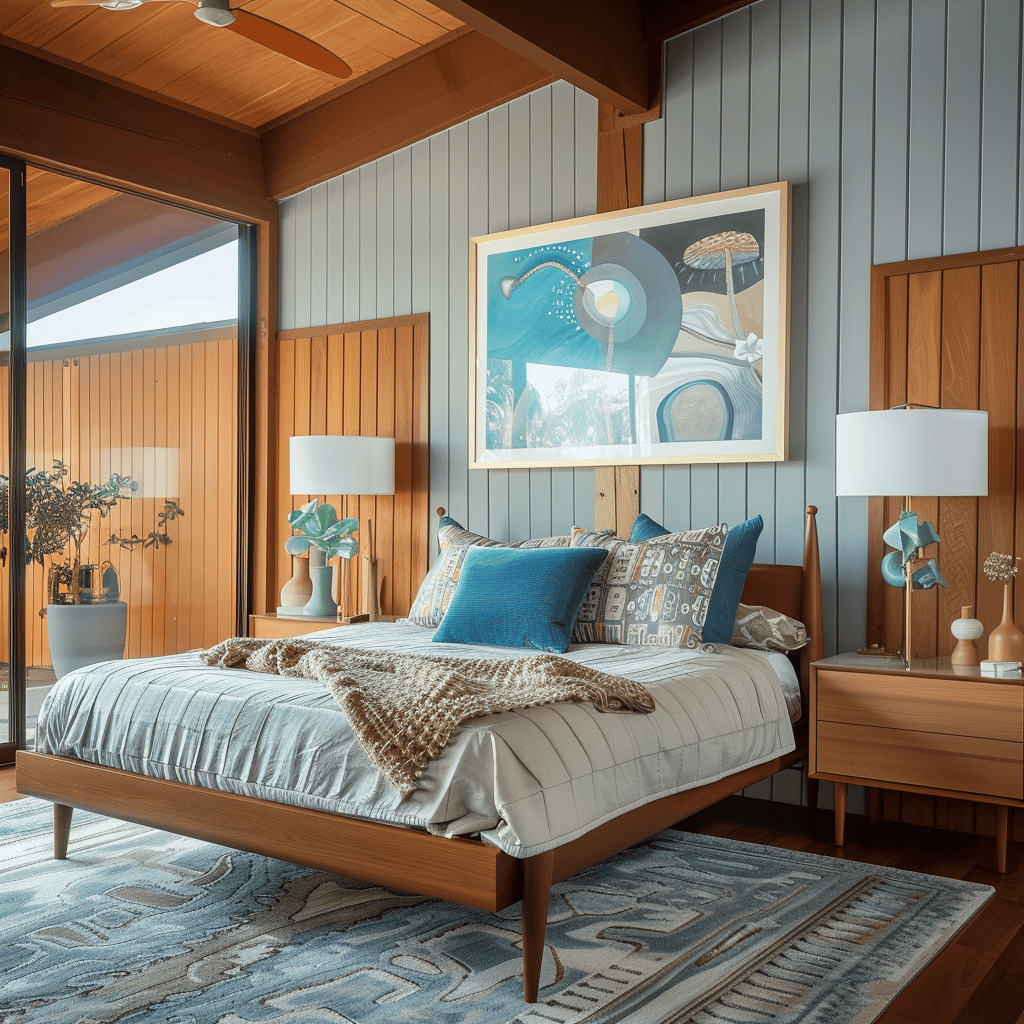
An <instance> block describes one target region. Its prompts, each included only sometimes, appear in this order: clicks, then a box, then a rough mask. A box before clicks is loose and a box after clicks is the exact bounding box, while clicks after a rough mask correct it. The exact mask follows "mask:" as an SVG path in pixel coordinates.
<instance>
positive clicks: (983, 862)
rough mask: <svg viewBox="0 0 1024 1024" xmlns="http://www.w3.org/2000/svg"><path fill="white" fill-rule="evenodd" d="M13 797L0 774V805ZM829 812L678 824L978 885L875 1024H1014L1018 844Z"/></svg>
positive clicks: (1020, 895) (1018, 1021) (1022, 1010)
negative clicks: (840, 831)
mask: <svg viewBox="0 0 1024 1024" xmlns="http://www.w3.org/2000/svg"><path fill="white" fill-rule="evenodd" d="M14 799H17V793H16V792H15V789H14V770H13V769H0V802H5V801H8V800H14ZM832 821H833V818H832V814H831V812H825V811H822V812H819V813H818V814H817V815H812V814H811V813H810V812H809V811H807V810H806V809H803V808H799V807H791V806H789V805H785V804H769V803H767V802H765V801H761V800H749V799H744V798H742V797H731V798H729V799H728V800H723V801H722V802H721V803H719V804H716V805H715V806H714V807H711V808H708V810H706V811H702V812H701V813H700V814H697V815H695V816H694V817H693V818H690V819H688V820H687V821H686V822H685V823H684V825H683V826H681V827H682V828H683V829H684V830H685V831H692V832H702V833H705V834H707V835H716V836H725V837H727V838H729V839H736V840H739V841H741V842H748V843H762V844H765V845H768V846H779V847H783V848H785V849H791V850H804V851H806V852H807V853H817V854H821V855H823V856H826V857H836V856H839V857H843V858H846V859H848V860H856V861H860V862H862V863H866V864H885V865H889V866H891V867H897V868H903V869H904V870H907V871H923V872H926V873H928V874H933V875H943V876H945V877H948V878H962V879H965V880H967V881H970V882H981V883H983V884H985V885H991V886H993V887H994V888H995V890H996V894H995V896H993V897H992V899H991V900H990V901H989V902H988V903H987V904H986V905H985V908H984V909H983V910H982V911H981V913H979V914H978V915H976V916H975V917H974V918H973V919H972V920H971V921H970V922H969V923H968V925H967V926H966V927H965V928H964V929H963V931H962V932H961V933H960V934H959V935H958V936H957V937H956V938H955V939H954V940H953V942H951V943H950V944H949V945H948V946H946V948H945V949H944V950H943V951H942V952H941V953H940V954H939V955H938V956H937V957H936V958H935V959H934V960H933V961H932V962H931V963H930V964H928V966H927V967H926V968H925V969H924V970H923V971H922V972H921V973H920V974H919V975H918V976H917V977H916V978H915V979H914V980H913V981H912V982H911V983H910V985H908V986H907V988H906V989H905V990H904V991H903V992H902V993H901V994H900V995H899V996H898V997H897V998H896V1000H895V1001H894V1002H893V1003H892V1005H891V1006H890V1007H889V1009H888V1010H886V1012H885V1013H884V1014H883V1015H882V1016H881V1017H880V1018H879V1019H878V1022H877V1024H1024V844H1022V843H1010V844H1009V850H1008V856H1007V871H1006V874H1005V875H998V874H997V873H996V872H995V844H994V841H993V840H992V839H991V838H985V837H979V836H974V835H969V834H967V833H963V832H945V831H941V830H938V829H931V828H921V827H918V826H914V825H903V824H896V823H892V822H879V823H877V824H875V825H871V824H869V823H868V821H867V819H865V818H860V817H857V816H853V815H851V816H850V817H849V819H848V824H847V829H846V845H845V846H844V847H843V848H842V849H838V848H837V847H835V846H833V845H832V834H833V833H832Z"/></svg>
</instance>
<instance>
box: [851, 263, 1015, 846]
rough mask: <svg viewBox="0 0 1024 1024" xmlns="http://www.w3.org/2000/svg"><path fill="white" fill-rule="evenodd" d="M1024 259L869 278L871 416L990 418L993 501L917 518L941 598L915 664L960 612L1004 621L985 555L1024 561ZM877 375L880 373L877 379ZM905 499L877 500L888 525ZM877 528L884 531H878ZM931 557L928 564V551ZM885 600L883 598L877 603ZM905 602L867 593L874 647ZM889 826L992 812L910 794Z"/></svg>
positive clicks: (962, 822) (983, 820) (887, 268)
mask: <svg viewBox="0 0 1024 1024" xmlns="http://www.w3.org/2000/svg"><path fill="white" fill-rule="evenodd" d="M1022 281H1024V249H1017V248H1014V249H1003V250H995V251H991V252H981V253H969V254H965V255H963V256H940V257H936V258H934V259H922V260H914V261H908V262H900V263H889V264H884V265H880V266H877V267H875V268H873V271H872V290H873V296H872V306H873V308H876V309H877V310H879V311H880V313H879V315H878V316H877V317H876V319H875V320H874V322H873V323H872V329H871V360H872V364H873V367H874V369H875V371H876V372H873V373H872V379H873V380H875V381H876V386H875V388H874V389H873V392H872V395H871V406H872V408H879V409H884V408H888V407H890V406H892V405H897V404H900V403H901V402H903V401H911V402H920V403H922V404H927V405H936V406H943V407H946V408H960V409H985V410H987V411H988V414H989V493H988V495H987V496H985V497H982V498H940V499H936V498H933V497H924V498H919V497H918V496H916V495H915V496H913V507H914V508H915V509H916V510H917V511H918V512H919V514H920V515H922V516H923V517H924V518H929V519H931V520H932V521H933V522H934V523H935V524H936V527H937V528H938V532H939V535H940V536H941V537H942V538H943V540H942V543H941V544H940V545H939V547H938V551H937V557H938V559H939V565H940V566H941V568H942V573H943V576H944V577H945V578H946V580H947V581H948V582H949V587H948V588H936V589H935V590H932V591H919V592H917V593H915V596H914V644H915V650H916V652H917V653H918V654H919V655H920V656H921V657H934V656H937V655H938V656H948V655H949V654H950V652H951V651H952V649H953V645H954V640H953V637H952V635H951V634H950V632H949V625H950V623H951V622H952V621H953V619H955V618H957V617H958V616H959V614H960V609H961V607H962V606H963V605H965V604H969V605H972V606H974V609H975V615H976V617H977V618H979V619H980V620H981V621H982V623H984V625H985V633H984V634H983V635H982V638H981V640H980V641H979V647H980V649H981V652H982V655H983V656H984V653H985V645H986V643H987V640H988V634H989V632H990V631H991V630H992V628H993V627H994V626H996V625H997V624H998V622H999V620H1000V618H1001V616H1002V587H1001V586H999V585H998V584H995V583H992V582H991V581H990V580H988V579H987V578H986V577H985V575H984V573H983V572H982V570H981V565H982V562H983V561H984V559H985V557H986V556H987V555H988V553H989V552H990V551H993V550H995V551H1001V552H1008V553H1016V552H1018V551H1021V550H1022V546H1021V544H1020V543H1019V534H1020V533H1021V531H1022V524H1024V504H1022V501H1024V499H1022V498H1021V497H1020V492H1019V487H1018V467H1020V466H1021V465H1022V464H1024V432H1022V431H1021V416H1022V410H1021V400H1020V398H1019V389H1020V386H1021V385H1020V378H1019V368H1020V367H1021V366H1022V365H1024V335H1022V321H1024V316H1022V311H1024V306H1022V300H1021V295H1022ZM883 368H884V373H883V372H880V371H881V370H882V369H883ZM901 504H902V499H900V498H898V497H892V498H886V499H872V505H873V506H874V508H875V510H876V511H877V509H878V508H881V507H884V510H885V513H884V514H885V518H884V519H882V518H881V517H880V516H878V515H875V516H873V518H872V521H873V522H876V521H877V522H878V523H884V525H888V524H889V523H890V522H892V521H894V520H895V518H896V516H897V515H898V514H899V508H900V506H901ZM883 528H884V527H883ZM868 551H869V556H868V572H869V573H873V572H874V567H875V566H876V565H877V563H878V562H879V561H880V560H881V557H882V554H883V551H884V546H883V542H882V540H881V536H880V531H878V530H876V531H873V533H872V535H871V536H870V537H869V538H868ZM929 554H932V552H931V551H929ZM883 589H884V592H883ZM901 594H902V592H901V591H899V590H896V589H895V588H891V587H885V588H878V587H873V588H871V590H870V592H869V607H868V622H869V624H870V627H871V633H869V639H874V638H882V637H884V639H885V641H886V643H887V644H888V645H890V646H894V645H895V646H898V644H899V642H900V640H901V637H902V622H901V617H902V596H901ZM1014 600H1015V617H1016V618H1017V619H1020V618H1021V617H1022V615H1024V587H1019V586H1018V587H1016V588H1015V594H1014ZM883 806H884V809H885V814H886V816H887V817H890V818H895V819H898V820H902V821H906V822H909V823H915V824H924V825H935V824H938V825H940V826H942V827H944V828H954V829H961V830H964V831H978V832H981V833H983V834H991V833H992V832H993V831H994V829H995V818H994V812H993V810H992V808H991V807H989V806H985V805H981V804H978V805H974V804H971V803H968V802H966V801H956V800H937V799H936V798H934V797H928V796H923V795H917V794H902V795H901V794H898V793H892V794H886V798H885V800H884V802H883ZM1012 813H1013V821H1014V826H1013V828H1014V833H1013V834H1015V835H1017V836H1022V837H1024V814H1020V813H1018V812H1012Z"/></svg>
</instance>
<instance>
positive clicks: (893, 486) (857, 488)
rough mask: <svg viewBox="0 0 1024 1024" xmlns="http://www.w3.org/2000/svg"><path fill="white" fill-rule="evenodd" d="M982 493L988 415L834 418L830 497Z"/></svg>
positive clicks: (916, 412) (945, 412) (887, 413)
mask: <svg viewBox="0 0 1024 1024" xmlns="http://www.w3.org/2000/svg"><path fill="white" fill-rule="evenodd" d="M987 493H988V413H987V412H981V411H978V410H975V409H913V408H911V409H881V410H878V411H873V412H850V413H843V414H841V415H839V416H837V417H836V494H837V495H838V496H840V497H843V496H846V495H904V496H914V495H916V496H918V497H929V498H930V497H952V496H955V495H981V494H987Z"/></svg>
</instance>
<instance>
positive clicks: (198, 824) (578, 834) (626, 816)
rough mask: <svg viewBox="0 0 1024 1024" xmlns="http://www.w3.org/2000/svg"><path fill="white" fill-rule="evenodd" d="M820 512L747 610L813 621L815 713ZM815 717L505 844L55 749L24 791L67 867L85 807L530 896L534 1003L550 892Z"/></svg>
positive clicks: (810, 649)
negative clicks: (704, 772) (43, 806)
mask: <svg viewBox="0 0 1024 1024" xmlns="http://www.w3.org/2000/svg"><path fill="white" fill-rule="evenodd" d="M816 511H817V510H816V509H815V508H814V507H813V506H809V507H808V509H807V527H806V532H805V542H804V559H803V565H801V566H793V565H754V566H753V567H752V568H751V569H750V572H749V574H748V576H747V579H746V583H745V586H744V590H743V601H744V603H746V604H752V605H768V606H770V607H772V608H775V609H777V610H778V611H780V612H783V613H785V614H787V615H790V616H792V617H794V618H798V619H800V620H801V621H802V622H804V623H805V624H806V626H807V631H808V633H809V635H810V636H811V638H812V639H811V642H810V643H808V644H807V645H806V646H805V647H803V648H802V649H801V650H800V651H799V652H796V653H795V654H793V655H791V656H790V657H791V660H792V662H793V665H794V667H795V669H796V672H795V675H796V677H797V678H798V680H799V688H800V691H801V694H802V697H803V700H804V703H805V706H806V697H807V685H808V680H809V675H810V665H811V663H812V662H813V661H815V660H817V659H819V658H820V657H821V656H822V654H823V649H822V639H821V637H822V611H821V585H820V572H819V564H818V549H817V534H816V529H815V520H814V516H815V513H816ZM366 635H367V636H370V635H371V634H369V633H368V634H366ZM585 654H586V652H584V655H585ZM142 664H143V663H139V665H142ZM76 678H77V676H76ZM624 717H633V716H624ZM805 719H806V716H804V719H801V720H800V721H798V722H797V724H796V726H795V728H794V729H793V733H792V735H793V736H794V739H795V743H790V744H787V745H786V749H785V750H784V751H783V752H781V753H778V754H777V755H775V754H772V755H770V756H768V757H767V759H765V756H764V754H763V753H762V754H757V753H756V752H755V753H754V754H752V755H750V756H748V757H747V758H746V760H745V761H743V760H742V759H741V762H740V763H743V764H745V765H746V766H745V767H742V768H741V770H739V771H738V772H733V773H731V774H725V773H721V772H715V771H712V772H711V781H709V782H706V783H704V784H701V785H699V786H696V787H693V788H686V789H684V790H682V791H680V792H671V793H668V794H667V795H663V796H657V797H656V798H654V799H647V798H644V799H641V800H638V799H631V800H629V801H627V802H625V804H624V806H618V807H611V808H609V807H608V806H607V799H606V797H607V794H606V793H605V792H604V790H606V789H607V788H608V787H597V788H601V790H602V800H604V801H605V802H604V803H603V804H602V805H601V806H599V807H596V809H595V810H594V811H593V814H592V820H591V821H590V822H589V823H588V824H586V825H585V826H583V827H580V828H576V829H571V828H570V829H567V830H565V831H563V833H561V834H557V835H552V834H548V835H545V834H529V828H528V825H524V826H522V828H521V829H520V831H522V832H523V835H521V836H518V835H514V834H513V835H511V837H510V835H509V833H510V832H512V833H514V832H515V828H512V829H509V828H508V827H506V828H505V833H504V835H503V834H502V831H501V828H500V827H498V828H495V827H488V826H493V825H494V822H488V821H484V820H483V819H482V818H481V819H479V820H474V818H473V813H465V814H462V819H464V820H463V824H462V826H461V829H460V827H455V826H453V824H452V821H453V820H455V821H456V822H457V821H459V820H462V819H460V815H459V814H452V813H447V816H446V815H445V814H442V815H440V817H439V818H438V819H437V821H439V822H440V826H439V827H437V828H433V829H431V828H424V827H402V826H403V824H404V825H406V826H418V825H422V824H424V823H425V822H426V818H422V820H421V819H416V820H409V821H406V822H403V820H402V819H401V818H400V817H393V818H392V819H391V820H389V821H388V822H381V821H379V820H368V819H367V818H365V817H362V816H358V817H357V816H353V815H352V814H349V813H339V812H338V811H337V808H336V807H335V808H334V809H324V808H325V806H327V805H324V804H322V803H317V802H316V801H313V800H310V801H309V805H308V806H294V805H292V804H286V803H281V802H278V801H277V800H276V799H271V798H269V797H271V796H273V791H272V787H271V788H270V789H268V790H266V791H264V790H255V792H259V793H260V795H259V796H253V795H248V793H249V792H253V790H244V791H241V792H227V791H224V790H219V789H211V788H206V787H205V786H204V785H202V784H190V783H189V782H186V781H175V780H174V779H171V778H154V777H150V776H147V775H143V774H140V773H139V772H138V771H134V770H131V771H130V770H126V769H125V768H123V767H112V766H111V765H109V764H98V763H94V762H93V761H91V760H87V759H85V757H78V756H74V757H72V756H67V755H58V754H52V753H30V752H19V753H18V768H17V788H18V791H19V792H20V793H22V794H24V795H28V796H36V797H41V798H43V799H46V800H50V801H52V802H53V804H54V856H55V857H57V858H64V857H66V856H67V850H68V842H69V838H70V826H71V816H72V810H73V808H76V807H78V808H82V809H86V810H90V811H94V812H98V813H101V814H107V815H110V816H112V817H116V818H121V819H124V820H128V821H133V822H137V823H139V824H143V825H148V826H151V827H154V828H159V829H165V830H167V831H171V832H176V833H180V834H184V835H189V836H192V837H194V838H197V839H201V840H205V841H208V842H212V843H218V844H222V845H226V846H232V847H235V848H240V849H244V850H248V851H251V852H253V853H257V854H262V855H265V856H270V857H276V858H280V859H283V860H287V861H291V862H294V863H297V864H301V865H304V866H308V867H311V868H314V869H319V870H324V871H330V872H333V873H336V874H339V875H343V876H347V877H350V878H354V879H358V880H360V881H364V882H368V883H372V884H378V885H383V886H386V887H389V888H393V889H398V890H401V891H405V892H413V893H416V894H419V895H424V896H432V897H438V898H441V899H446V900H449V901H452V902H455V903H459V904H463V905H466V906H471V907H476V908H479V909H483V910H488V911H492V912H495V911H499V910H503V909H505V908H506V907H508V906H511V905H512V904H515V903H517V902H519V901H522V932H523V974H524V996H525V999H526V1001H527V1002H535V1001H536V999H537V991H538V984H539V978H540V970H541V962H542V957H543V951H544V936H545V930H546V925H547V910H548V901H549V895H550V890H551V886H552V884H554V883H555V882H558V881H561V880H562V879H565V878H568V877H570V876H571V875H573V874H575V873H577V872H578V871H581V870H583V869H584V868H586V867H588V866H590V865H592V864H595V863H597V862H599V861H601V860H603V859H605V858H606V857H608V856H610V855H612V854H614V853H616V852H618V851H619V850H622V849H625V848H626V847H628V846H630V845H632V844H634V843H636V842H639V841H642V840H644V839H646V838H648V837H650V836H652V835H654V834H656V833H657V832H659V831H661V830H662V829H664V828H667V827H669V826H671V825H674V824H676V823H677V822H679V821H681V820H682V819H684V818H686V817H687V816H689V815H690V814H693V813H694V812H696V811H698V810H700V809H702V808H704V807H707V806H709V805H711V804H713V803H715V802H716V801H718V800H720V799H722V798H723V797H725V796H728V795H730V794H732V793H735V792H737V791H739V790H741V789H743V788H745V787H747V786H750V785H752V784H753V783H755V782H757V781H760V780H761V779H765V778H768V777H770V776H771V775H773V774H775V773H776V772H778V771H780V770H781V769H783V768H785V767H788V766H789V765H792V764H795V763H797V762H799V761H802V760H804V759H805V758H806V755H807V731H806V724H805ZM481 721H482V720H481ZM469 732H471V730H467V733H469ZM467 743H468V741H467ZM86 746H88V744H86ZM790 746H792V749H789V747H790ZM766 749H767V748H766ZM461 753H462V752H461V751H460V756H461ZM750 761H753V762H757V763H749V764H747V762H750ZM129 763H130V762H129ZM133 767H134V766H133ZM242 774H244V772H243V773H242ZM184 777H187V778H190V779H191V776H184ZM194 781H199V782H201V779H198V780H194ZM265 781H266V780H264V782H265ZM811 785H812V784H811V783H809V786H811ZM613 788H614V787H613ZM539 799H540V800H541V801H543V800H544V799H545V794H543V793H541V794H539ZM809 800H810V801H812V802H813V801H814V795H813V794H809ZM473 810H474V809H473V808H472V807H470V808H469V811H470V812H473ZM460 813H461V812H460ZM523 820H524V821H527V822H528V821H529V818H528V817H527V818H524V819H523ZM460 830H461V831H466V832H470V833H472V834H471V835H460V834H457V833H458V832H459V831H460ZM433 833H440V834H433Z"/></svg>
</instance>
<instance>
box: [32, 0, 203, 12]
mask: <svg viewBox="0 0 1024 1024" xmlns="http://www.w3.org/2000/svg"><path fill="white" fill-rule="evenodd" d="M108 2H109V0H50V6H51V7H104V6H106V4H107V3H108ZM181 2H182V0H139V3H137V4H131V5H130V6H126V7H124V8H122V9H123V10H126V11H127V10H133V9H134V8H136V7H139V6H141V5H142V4H152V3H181ZM184 2H186V3H191V2H192V0H184ZM109 9H110V8H108V10H109ZM117 9H118V8H116V7H115V8H113V10H117Z"/></svg>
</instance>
